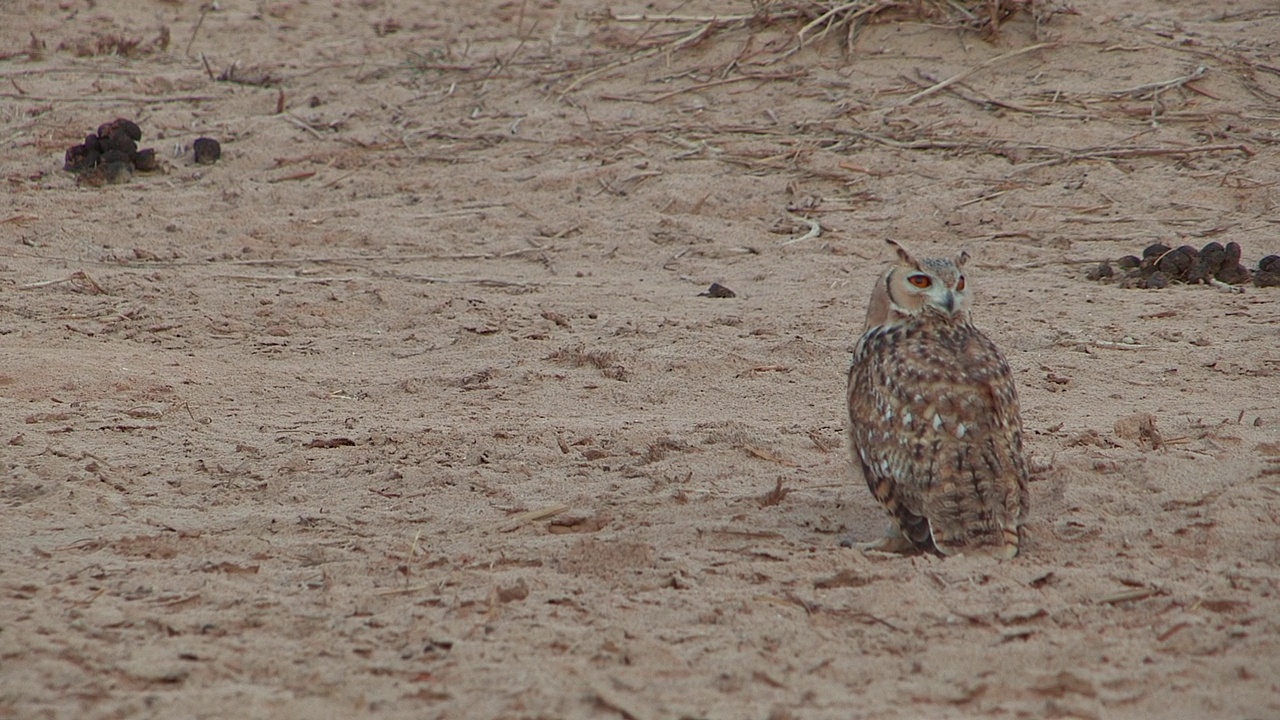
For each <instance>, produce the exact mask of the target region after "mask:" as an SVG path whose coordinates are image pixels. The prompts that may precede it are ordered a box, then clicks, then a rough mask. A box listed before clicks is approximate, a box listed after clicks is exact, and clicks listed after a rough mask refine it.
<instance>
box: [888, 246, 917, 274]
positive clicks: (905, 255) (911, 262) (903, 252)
mask: <svg viewBox="0 0 1280 720" xmlns="http://www.w3.org/2000/svg"><path fill="white" fill-rule="evenodd" d="M885 243H886V244H888V245H892V246H893V248H894V249H895V250H897V251H898V261H899V262H900V263H901V264H902V265H905V266H907V267H912V268H915V269H916V270H919V269H920V263H919V261H917V260H916V259H915V258H914V257H911V253H909V252H907V249H906V248H904V247H902V246H901V245H899V244H898V241H897V240H888V239H886V240H885Z"/></svg>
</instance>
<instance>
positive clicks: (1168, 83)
mask: <svg viewBox="0 0 1280 720" xmlns="http://www.w3.org/2000/svg"><path fill="white" fill-rule="evenodd" d="M1206 72H1208V68H1206V67H1205V66H1204V65H1201V66H1199V67H1197V68H1196V69H1195V70H1194V71H1192V72H1191V74H1189V75H1183V76H1182V77H1178V78H1174V79H1172V80H1165V81H1164V82H1156V83H1148V84H1146V85H1138V86H1137V87H1131V88H1129V89H1128V90H1114V91H1112V92H1109V93H1107V94H1108V95H1110V96H1112V97H1134V98H1137V99H1139V100H1142V99H1145V98H1149V97H1153V96H1155V95H1158V94H1159V93H1161V92H1163V91H1165V90H1169V89H1172V88H1176V87H1181V86H1183V85H1186V84H1187V83H1189V82H1192V81H1193V80H1199V79H1200V78H1202V77H1204V75H1205V73H1206Z"/></svg>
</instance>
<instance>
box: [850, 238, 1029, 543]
mask: <svg viewBox="0 0 1280 720" xmlns="http://www.w3.org/2000/svg"><path fill="white" fill-rule="evenodd" d="M895 245H896V244H895ZM965 260H967V255H964V254H962V255H961V256H960V257H958V258H956V259H954V260H945V259H934V258H927V259H922V260H916V259H914V258H912V257H911V255H910V254H909V253H907V252H906V251H905V250H902V249H899V264H898V266H897V267H895V268H892V269H891V270H889V271H888V272H886V273H885V275H884V276H882V277H881V279H880V281H879V283H878V285H877V288H876V291H875V292H874V293H873V299H872V303H871V306H870V308H869V310H868V323H867V325H868V326H867V328H866V330H865V331H864V333H863V335H862V337H861V339H859V341H858V344H857V347H856V349H855V351H854V356H853V363H852V365H851V366H850V369H849V378H848V407H849V438H850V441H851V446H852V451H853V458H854V464H855V465H857V466H858V467H860V468H861V469H862V473H863V476H864V477H865V479H866V481H867V486H868V487H869V488H870V490H871V493H872V495H873V496H875V498H876V500H878V501H879V502H880V503H881V504H882V505H884V507H885V509H886V510H887V511H888V513H889V515H890V517H891V518H893V521H894V523H895V525H896V527H895V528H894V529H895V530H896V531H897V533H900V535H901V538H897V537H894V536H893V535H892V534H891V536H890V537H889V538H886V539H885V540H884V541H881V543H878V544H877V545H876V547H880V548H882V549H895V550H904V549H910V548H916V549H923V550H930V551H937V552H940V553H942V554H946V555H951V554H955V553H959V552H971V551H975V552H985V553H991V554H997V555H1003V556H1006V557H1013V556H1014V555H1016V554H1017V553H1018V549H1019V545H1020V540H1021V526H1022V522H1023V519H1024V518H1025V517H1026V514H1027V510H1028V500H1027V476H1028V469H1027V462H1026V457H1025V454H1024V452H1023V447H1022V421H1021V418H1020V415H1019V410H1018V396H1017V389H1016V387H1015V385H1014V381H1013V375H1012V373H1011V372H1010V370H1009V365H1008V363H1007V362H1005V359H1004V357H1003V356H1002V355H1001V354H1000V351H999V349H997V348H996V346H995V344H994V343H993V342H992V341H991V340H990V339H989V338H988V337H987V336H986V335H984V334H983V333H982V332H981V331H980V330H978V329H977V328H976V327H974V326H973V324H972V323H971V322H970V320H969V314H968V307H967V295H966V294H965V286H964V275H963V272H962V268H963V266H964V262H965ZM921 276H923V277H921ZM926 282H927V283H928V287H925V288H921V287H918V286H917V285H916V283H919V284H925V283H926ZM903 540H906V541H908V542H905V543H904V542H903Z"/></svg>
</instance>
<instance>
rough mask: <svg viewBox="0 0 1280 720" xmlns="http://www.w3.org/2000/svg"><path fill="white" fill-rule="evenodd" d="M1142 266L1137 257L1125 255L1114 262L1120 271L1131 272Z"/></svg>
mask: <svg viewBox="0 0 1280 720" xmlns="http://www.w3.org/2000/svg"><path fill="white" fill-rule="evenodd" d="M1141 264H1142V261H1141V260H1139V259H1138V256H1137V255H1125V256H1124V257H1122V258H1120V259H1119V260H1117V261H1116V266H1117V267H1119V268H1120V269H1121V270H1133V269H1135V268H1137V267H1138V266H1139V265H1141Z"/></svg>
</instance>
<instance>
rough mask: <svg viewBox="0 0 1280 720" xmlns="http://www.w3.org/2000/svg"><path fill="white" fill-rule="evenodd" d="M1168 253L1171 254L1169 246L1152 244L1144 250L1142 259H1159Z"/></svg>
mask: <svg viewBox="0 0 1280 720" xmlns="http://www.w3.org/2000/svg"><path fill="white" fill-rule="evenodd" d="M1167 252H1169V246H1168V245H1165V244H1163V243H1152V244H1150V245H1148V246H1146V247H1145V248H1143V249H1142V257H1143V259H1144V260H1145V259H1147V258H1158V257H1160V256H1161V255H1163V254H1165V253H1167Z"/></svg>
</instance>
